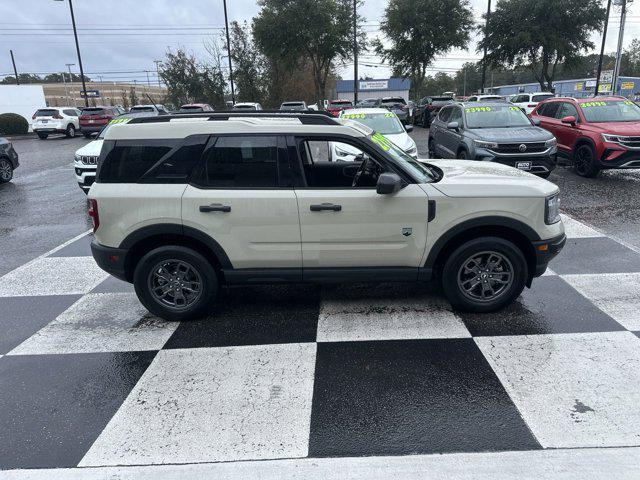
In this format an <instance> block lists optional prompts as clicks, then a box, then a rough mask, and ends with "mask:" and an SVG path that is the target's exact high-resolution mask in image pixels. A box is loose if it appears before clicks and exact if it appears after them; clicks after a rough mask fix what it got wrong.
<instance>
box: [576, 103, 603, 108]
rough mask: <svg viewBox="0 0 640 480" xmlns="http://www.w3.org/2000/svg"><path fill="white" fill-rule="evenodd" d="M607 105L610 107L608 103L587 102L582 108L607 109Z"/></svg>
mask: <svg viewBox="0 0 640 480" xmlns="http://www.w3.org/2000/svg"><path fill="white" fill-rule="evenodd" d="M607 105H608V104H607V102H585V103H583V104H581V105H580V106H581V107H582V108H589V107H606V106H607Z"/></svg>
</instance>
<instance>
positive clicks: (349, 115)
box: [330, 108, 418, 162]
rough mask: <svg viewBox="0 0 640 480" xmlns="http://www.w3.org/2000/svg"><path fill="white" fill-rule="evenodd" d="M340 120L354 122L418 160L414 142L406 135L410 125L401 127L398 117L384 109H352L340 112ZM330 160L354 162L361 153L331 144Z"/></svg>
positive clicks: (345, 146)
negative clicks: (380, 135)
mask: <svg viewBox="0 0 640 480" xmlns="http://www.w3.org/2000/svg"><path fill="white" fill-rule="evenodd" d="M340 118H344V119H347V120H354V121H356V122H358V123H361V124H362V125H365V126H367V127H369V128H371V129H372V130H373V131H375V132H377V133H380V134H382V135H384V136H385V138H386V139H387V140H390V141H392V142H393V143H394V145H396V146H397V147H399V148H400V149H402V150H403V151H404V152H405V153H407V154H408V155H410V156H411V157H413V158H415V159H417V158H418V147H417V146H416V142H414V141H413V139H412V138H411V137H410V136H409V135H408V134H407V132H410V131H411V130H413V126H411V125H406V126H405V125H402V122H400V119H399V118H398V116H397V115H396V114H395V113H393V112H390V111H388V110H386V109H384V108H354V109H349V110H343V111H342V112H340ZM330 148H331V160H332V161H334V162H336V161H337V162H345V161H350V162H352V161H354V160H355V159H356V158H357V157H358V155H362V151H361V150H360V149H358V148H354V147H351V146H350V145H349V144H347V143H341V142H331V143H330Z"/></svg>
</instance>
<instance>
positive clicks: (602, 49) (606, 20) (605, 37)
mask: <svg viewBox="0 0 640 480" xmlns="http://www.w3.org/2000/svg"><path fill="white" fill-rule="evenodd" d="M609 12H611V0H608V1H607V14H606V16H605V18H604V30H603V32H602V46H601V47H600V58H599V59H598V73H597V75H596V92H595V94H594V95H593V96H594V97H597V96H598V93H599V91H600V75H602V59H603V57H604V45H605V43H606V42H607V26H608V25H609Z"/></svg>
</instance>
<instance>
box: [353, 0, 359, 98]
mask: <svg viewBox="0 0 640 480" xmlns="http://www.w3.org/2000/svg"><path fill="white" fill-rule="evenodd" d="M357 10H358V0H353V106H355V105H356V103H358V25H357V22H358V12H357Z"/></svg>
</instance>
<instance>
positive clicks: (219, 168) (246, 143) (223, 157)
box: [194, 136, 278, 189]
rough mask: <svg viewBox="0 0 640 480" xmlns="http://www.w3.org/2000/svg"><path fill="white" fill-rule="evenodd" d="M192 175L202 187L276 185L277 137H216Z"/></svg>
mask: <svg viewBox="0 0 640 480" xmlns="http://www.w3.org/2000/svg"><path fill="white" fill-rule="evenodd" d="M195 178H196V179H195V181H194V183H195V184H196V185H198V186H201V187H205V188H222V189H224V188H277V187H278V141H277V137H261V136H250V137H249V136H246V137H245V136H237V137H218V138H217V139H216V141H215V144H214V145H213V146H211V147H209V148H208V149H207V150H206V151H205V153H204V158H203V161H202V164H201V168H200V172H198V174H196V176H195Z"/></svg>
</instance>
